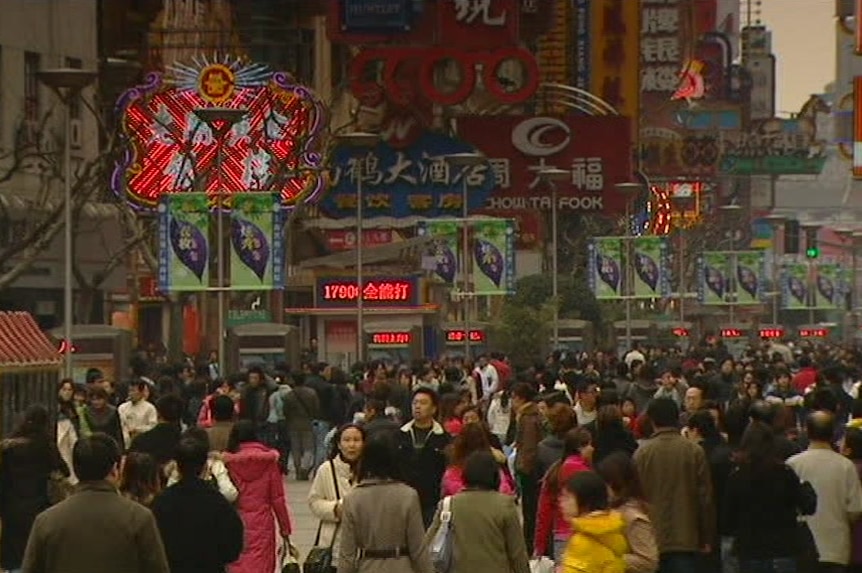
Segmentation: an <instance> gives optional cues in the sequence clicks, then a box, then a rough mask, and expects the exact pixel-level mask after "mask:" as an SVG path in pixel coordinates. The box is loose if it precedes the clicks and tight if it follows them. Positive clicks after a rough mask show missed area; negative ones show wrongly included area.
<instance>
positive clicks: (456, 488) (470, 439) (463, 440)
mask: <svg viewBox="0 0 862 573" xmlns="http://www.w3.org/2000/svg"><path fill="white" fill-rule="evenodd" d="M478 451H484V452H487V451H490V452H491V453H492V454H493V455H494V459H495V460H497V463H498V464H499V465H500V493H505V494H507V495H515V484H514V482H513V481H512V478H511V476H510V475H509V473H508V472H506V470H505V469H504V468H505V465H506V456H505V455H504V454H503V452H501V451H499V450H495V449H493V448H492V447H491V444H490V443H489V442H488V437H487V433H486V432H485V429H484V428H483V427H482V426H481V425H480V424H475V423H474V424H466V425H464V427H463V428H462V430H461V433H460V434H458V437H456V438H455V440H454V441H453V442H452V446H451V448H450V450H449V460H450V463H449V467H447V468H446V471H445V472H444V473H443V483H442V484H441V488H440V493H441V495H442V496H443V497H446V496H449V495H455V494H456V493H460V492H461V491H462V490H463V489H464V487H465V485H464V472H463V467H464V462H465V460H466V459H467V457H468V456H469V455H470V454H472V453H473V452H478Z"/></svg>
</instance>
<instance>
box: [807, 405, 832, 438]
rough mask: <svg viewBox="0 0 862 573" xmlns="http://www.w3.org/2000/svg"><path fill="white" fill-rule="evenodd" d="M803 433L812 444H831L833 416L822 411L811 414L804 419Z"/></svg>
mask: <svg viewBox="0 0 862 573" xmlns="http://www.w3.org/2000/svg"><path fill="white" fill-rule="evenodd" d="M805 431H806V433H807V434H808V439H809V440H811V441H812V442H831V441H832V438H833V437H834V436H835V416H834V415H833V414H832V413H831V412H828V411H824V410H821V411H818V412H812V413H811V414H808V417H807V418H806V419H805Z"/></svg>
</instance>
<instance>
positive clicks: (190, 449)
mask: <svg viewBox="0 0 862 573" xmlns="http://www.w3.org/2000/svg"><path fill="white" fill-rule="evenodd" d="M204 438H206V434H204ZM208 455H209V444H207V443H206V441H205V440H201V439H200V438H199V437H197V436H191V435H183V437H182V438H181V439H180V443H179V444H177V449H176V452H175V454H174V456H175V457H174V459H175V460H176V462H177V470H179V472H180V476H181V477H183V478H191V477H195V476H199V475H201V473H203V469H204V466H205V465H206V463H207V456H208Z"/></svg>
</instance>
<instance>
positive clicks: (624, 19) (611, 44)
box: [579, 0, 641, 118]
mask: <svg viewBox="0 0 862 573" xmlns="http://www.w3.org/2000/svg"><path fill="white" fill-rule="evenodd" d="M640 17H641V10H640V6H638V3H637V2H625V1H624V0H592V9H591V14H590V24H591V37H592V42H593V45H592V53H591V54H590V60H591V63H590V67H591V70H590V76H591V81H590V91H591V92H592V93H594V94H596V95H597V96H599V97H600V98H602V99H603V100H605V101H606V102H608V103H609V104H611V105H612V106H614V107H615V108H616V109H617V111H618V112H619V113H620V114H622V115H624V116H626V117H630V118H637V116H638V113H639V111H640V110H639V105H640ZM579 30H580V28H579Z"/></svg>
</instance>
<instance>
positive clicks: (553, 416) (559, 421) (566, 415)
mask: <svg viewBox="0 0 862 573" xmlns="http://www.w3.org/2000/svg"><path fill="white" fill-rule="evenodd" d="M545 418H547V420H548V429H549V430H550V431H551V434H553V435H555V436H557V437H560V438H562V437H563V436H565V435H566V432H568V431H569V430H571V429H572V428H574V427H575V426H577V425H578V419H577V418H576V417H575V411H574V410H572V407H571V406H569V405H567V404H562V403H557V404H554V405H553V406H551V407H550V408H548V412H547V414H545Z"/></svg>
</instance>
